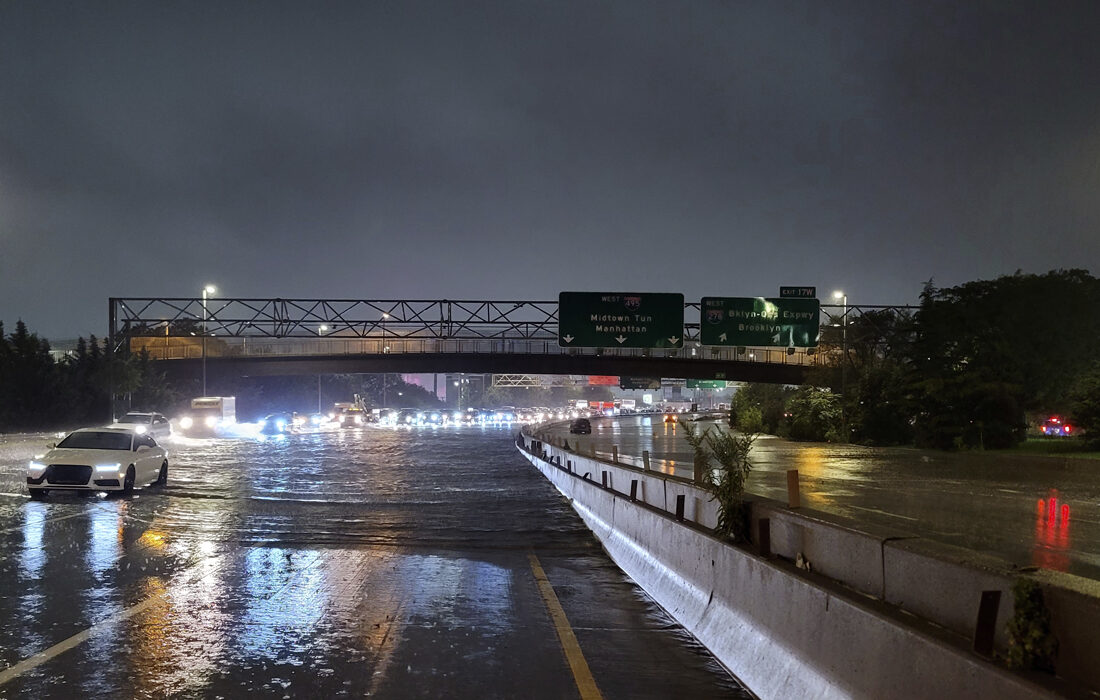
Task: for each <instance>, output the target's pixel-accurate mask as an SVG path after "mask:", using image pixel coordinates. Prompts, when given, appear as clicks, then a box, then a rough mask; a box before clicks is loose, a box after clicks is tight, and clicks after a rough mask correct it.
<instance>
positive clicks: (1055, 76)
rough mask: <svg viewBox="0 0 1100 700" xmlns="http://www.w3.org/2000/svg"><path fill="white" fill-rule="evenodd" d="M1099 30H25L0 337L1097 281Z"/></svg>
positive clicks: (535, 10)
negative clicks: (132, 305) (214, 295)
mask: <svg viewBox="0 0 1100 700" xmlns="http://www.w3.org/2000/svg"><path fill="white" fill-rule="evenodd" d="M1097 37H1100V4H1098V3H1095V2H1077V3H1075V2H1057V3H1047V2H1035V3H1004V2H985V3H976V2H967V3H935V2H931V3H930V2H914V3H908V4H900V3H882V2H866V3H840V2H829V3H821V2H785V3H780V2H760V3H741V2H717V1H714V2H708V1H705V0H690V1H689V0H685V1H683V2H642V1H640V0H623V1H622V2H611V1H608V2H592V1H591V0H577V1H568V0H557V1H554V2H485V3H475V2H468V1H464V2H455V3H443V2H424V3H416V2H404V1H403V2H391V3H386V2H348V3H320V2H308V3H306V2H289V3H271V2H264V3H254V2H248V3H233V2H225V1H222V0H220V1H218V2H210V3H203V2H183V3H171V4H169V3H151V2H133V3H122V2H109V3H86V2H78V3H57V2H40V1H36V2H2V1H0V320H3V321H4V322H5V323H6V327H7V330H9V331H10V330H11V328H12V327H13V326H14V322H15V320H16V319H17V318H23V319H24V320H25V321H27V322H28V324H29V325H30V326H31V328H32V330H36V331H38V332H40V333H42V334H45V335H47V336H49V337H51V338H57V339H60V338H71V337H74V336H76V335H79V334H85V335H86V334H88V333H97V334H103V333H104V332H105V330H106V324H107V319H106V316H107V299H108V297H111V296H196V295H198V293H199V290H200V289H201V287H202V285H203V284H205V283H208V282H212V283H214V284H217V285H218V287H219V294H221V295H224V296H237V297H268V296H271V297H285V298H289V297H311V298H312V297H332V298H373V299H378V298H384V299H385V298H419V299H428V298H450V299H460V298H465V299H477V298H488V299H505V298H507V299H554V298H556V297H557V293H558V292H559V291H561V290H594V291H599V290H609V291H610V290H623V291H626V290H631V291H679V292H683V293H684V294H685V295H686V296H687V298H689V299H696V298H699V297H701V296H703V295H716V296H720V295H728V296H749V295H774V294H776V293H777V291H778V290H777V288H778V286H779V285H780V284H798V285H816V286H817V287H818V291H819V296H822V297H825V296H826V295H827V294H828V293H829V292H830V291H831V290H833V289H836V288H842V289H844V290H845V291H846V292H848V294H849V299H850V301H852V302H854V303H866V304H888V303H915V302H916V301H917V297H918V295H919V293H920V291H921V284H922V282H923V281H924V280H927V279H929V278H933V277H934V278H935V280H936V282H937V284H939V285H941V286H950V285H954V284H959V283H962V282H965V281H968V280H972V279H978V278H991V277H995V276H998V275H1001V274H1010V273H1012V272H1014V271H1015V270H1017V269H1023V270H1024V271H1025V272H1044V271H1046V270H1049V269H1054V268H1070V267H1079V268H1085V269H1089V270H1091V271H1092V272H1093V273H1094V274H1096V273H1097V271H1098V268H1100V197H1098V196H1097V195H1098V193H1100V90H1097V88H1096V86H1097V85H1100V48H1098V45H1100V42H1098V41H1097Z"/></svg>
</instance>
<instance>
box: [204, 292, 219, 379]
mask: <svg viewBox="0 0 1100 700" xmlns="http://www.w3.org/2000/svg"><path fill="white" fill-rule="evenodd" d="M216 291H218V289H217V287H215V286H214V285H212V284H208V285H206V286H205V287H203V288H202V395H203V396H206V295H208V294H213V293H214V292H216Z"/></svg>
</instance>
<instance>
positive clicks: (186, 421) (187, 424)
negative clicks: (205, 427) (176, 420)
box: [180, 416, 195, 430]
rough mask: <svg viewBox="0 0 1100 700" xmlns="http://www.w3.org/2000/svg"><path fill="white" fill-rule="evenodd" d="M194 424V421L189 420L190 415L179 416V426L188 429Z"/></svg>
mask: <svg viewBox="0 0 1100 700" xmlns="http://www.w3.org/2000/svg"><path fill="white" fill-rule="evenodd" d="M194 424H195V421H193V420H191V416H184V417H183V418H180V427H181V428H183V429H184V430H188V429H189V428H190V427H191V426H192V425H194Z"/></svg>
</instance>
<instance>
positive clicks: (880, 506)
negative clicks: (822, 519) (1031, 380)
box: [552, 416, 1100, 579]
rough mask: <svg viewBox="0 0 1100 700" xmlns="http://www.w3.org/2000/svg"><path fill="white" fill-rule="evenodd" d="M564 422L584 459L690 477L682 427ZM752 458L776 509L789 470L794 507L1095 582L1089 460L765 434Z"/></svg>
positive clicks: (1099, 558) (1099, 544)
mask: <svg viewBox="0 0 1100 700" xmlns="http://www.w3.org/2000/svg"><path fill="white" fill-rule="evenodd" d="M701 425H703V426H706V425H714V423H713V422H709V423H702V424H701ZM567 427H568V426H567V425H565V424H562V425H559V426H557V427H556V428H555V429H554V430H552V432H553V433H554V434H556V435H559V436H561V437H564V438H566V439H568V440H569V441H570V443H571V444H572V445H573V446H574V447H579V449H581V450H582V451H584V453H586V454H587V452H588V450H590V449H591V448H592V447H593V446H595V448H596V450H597V453H598V454H599V455H601V456H604V457H608V458H609V457H610V455H611V453H612V446H614V445H617V446H618V447H619V452H620V454H621V455H624V460H629V461H634V462H638V463H639V464H640V460H638V459H634V457H636V456H640V455H641V453H642V450H649V452H650V454H651V457H652V459H653V460H654V461H653V464H652V466H653V467H654V468H655V469H659V470H663V471H665V472H668V473H672V474H676V475H677V476H684V477H688V478H690V477H691V475H692V466H691V465H692V457H691V448H690V447H689V446H688V445H687V443H686V442H685V441H684V439H683V434H682V432H683V431H682V430H680V429H678V426H676V425H675V424H671V423H664V422H663V421H662V420H661V417H660V416H656V417H650V416H631V417H622V418H618V419H609V418H606V419H596V420H593V421H592V427H593V432H592V435H591V436H588V435H570V434H569V433H568V431H567ZM752 458H753V472H752V473H751V474H750V475H749V480H748V486H747V489H748V490H749V491H750V492H752V493H756V494H759V495H761V496H765V497H768V498H773V499H776V500H778V501H781V502H784V503H785V502H786V500H787V482H786V472H787V470H788V469H797V470H798V472H799V478H800V482H801V489H800V492H801V499H802V506H803V507H805V508H812V509H815V510H819V511H823V512H826V513H832V514H835V515H840V516H844V517H847V518H851V519H853V520H855V521H856V522H857V523H863V524H869V525H871V526H874V527H878V528H884V529H887V530H891V531H896V533H897V534H901V535H905V534H910V535H911V534H919V535H921V536H924V537H928V538H929V539H933V540H936V541H940V542H945V543H947V544H952V545H956V546H959V547H964V548H966V549H969V550H974V551H978V552H983V553H986V554H991V555H993V556H997V557H999V558H1002V559H1005V560H1007V561H1009V562H1010V563H1012V564H1015V565H1016V566H1019V567H1029V566H1038V567H1042V568H1048V569H1054V570H1058V571H1067V572H1070V573H1073V574H1077V575H1080V576H1086V577H1089V578H1093V579H1100V464H1098V463H1097V462H1096V461H1095V460H1073V459H1066V458H1058V457H1028V456H1020V455H1000V454H997V453H981V452H965V453H946V452H937V451H931V450H916V449H909V448H870V447H862V446H859V445H831V444H822V443H796V442H790V441H788V440H781V439H779V438H775V437H772V436H761V437H760V438H759V439H758V440H757V442H756V444H755V445H754V447H753V452H752ZM657 460H660V461H659V462H658V461H657ZM1052 498H1053V499H1054V509H1053V511H1052V510H1051V500H1052ZM1040 506H1041V507H1042V509H1041V510H1040Z"/></svg>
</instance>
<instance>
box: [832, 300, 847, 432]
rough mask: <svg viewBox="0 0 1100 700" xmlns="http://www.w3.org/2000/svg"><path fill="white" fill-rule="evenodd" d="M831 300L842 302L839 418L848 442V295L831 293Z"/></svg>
mask: <svg viewBox="0 0 1100 700" xmlns="http://www.w3.org/2000/svg"><path fill="white" fill-rule="evenodd" d="M833 299H835V300H837V301H842V303H843V304H844V306H843V309H844V310H843V313H842V314H841V316H840V353H841V357H840V417H841V422H842V423H843V424H844V441H845V442H847V441H848V413H847V407H846V401H847V398H848V295H847V294H845V293H844V292H842V291H839V290H838V291H835V292H833Z"/></svg>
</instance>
